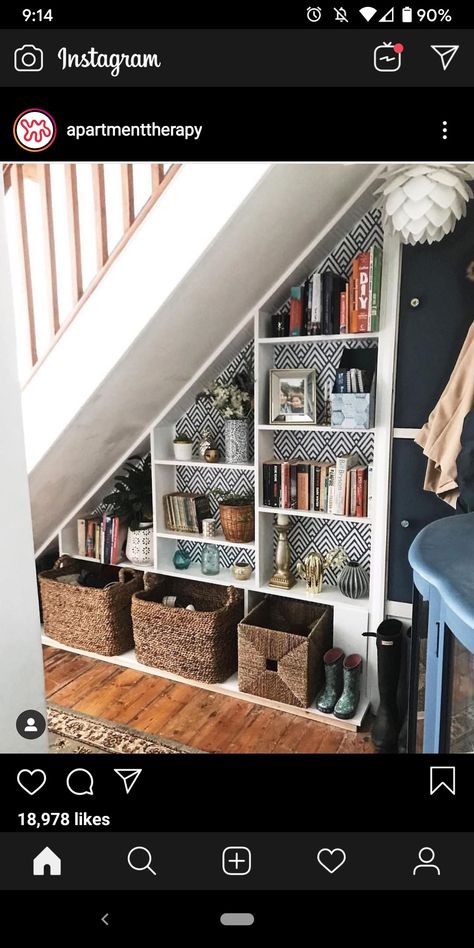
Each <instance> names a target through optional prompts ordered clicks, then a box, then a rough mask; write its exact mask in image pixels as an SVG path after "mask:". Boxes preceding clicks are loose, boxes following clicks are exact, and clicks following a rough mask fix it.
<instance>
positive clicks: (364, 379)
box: [333, 369, 371, 395]
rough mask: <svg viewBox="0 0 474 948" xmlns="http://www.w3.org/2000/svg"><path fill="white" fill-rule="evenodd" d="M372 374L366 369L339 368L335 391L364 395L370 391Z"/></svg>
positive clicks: (344, 393) (343, 393)
mask: <svg viewBox="0 0 474 948" xmlns="http://www.w3.org/2000/svg"><path fill="white" fill-rule="evenodd" d="M370 386H371V375H370V372H367V370H366V369H338V370H337V372H336V380H335V382H334V389H333V391H334V392H338V393H339V394H342V395H350V394H352V395H362V394H364V392H366V393H367V392H370Z"/></svg>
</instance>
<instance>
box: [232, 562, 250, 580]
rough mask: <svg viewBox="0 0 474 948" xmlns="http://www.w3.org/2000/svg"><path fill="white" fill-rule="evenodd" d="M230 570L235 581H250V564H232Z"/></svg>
mask: <svg viewBox="0 0 474 948" xmlns="http://www.w3.org/2000/svg"><path fill="white" fill-rule="evenodd" d="M231 569H232V572H233V574H234V576H235V579H239V580H241V581H242V580H246V579H250V577H251V575H252V573H253V566H250V563H234V565H233V566H232V567H231Z"/></svg>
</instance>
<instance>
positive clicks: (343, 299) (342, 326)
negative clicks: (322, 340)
mask: <svg viewBox="0 0 474 948" xmlns="http://www.w3.org/2000/svg"><path fill="white" fill-rule="evenodd" d="M346 306H347V296H346V291H345V290H344V292H343V293H341V294H340V296H339V332H340V333H341V335H343V334H344V333H346V332H347V325H346V319H347V310H346Z"/></svg>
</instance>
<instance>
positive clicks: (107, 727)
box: [48, 705, 204, 754]
mask: <svg viewBox="0 0 474 948" xmlns="http://www.w3.org/2000/svg"><path fill="white" fill-rule="evenodd" d="M48 731H49V748H50V751H51V753H53V754H201V753H204V752H203V751H199V750H196V749H195V748H194V747H186V746H185V745H184V744H178V743H177V741H172V740H169V739H168V738H164V737H159V736H157V735H154V734H145V733H144V731H136V730H135V729H134V728H131V727H128V726H127V725H126V724H114V723H113V722H111V721H103V720H102V718H91V717H89V716H88V715H87V714H81V712H80V711H66V710H64V708H59V707H57V706H56V705H50V706H49V708H48Z"/></svg>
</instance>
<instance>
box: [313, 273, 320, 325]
mask: <svg viewBox="0 0 474 948" xmlns="http://www.w3.org/2000/svg"><path fill="white" fill-rule="evenodd" d="M312 284H313V292H312V294H311V335H312V336H320V335H321V274H320V273H313V277H312Z"/></svg>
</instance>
